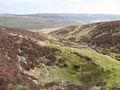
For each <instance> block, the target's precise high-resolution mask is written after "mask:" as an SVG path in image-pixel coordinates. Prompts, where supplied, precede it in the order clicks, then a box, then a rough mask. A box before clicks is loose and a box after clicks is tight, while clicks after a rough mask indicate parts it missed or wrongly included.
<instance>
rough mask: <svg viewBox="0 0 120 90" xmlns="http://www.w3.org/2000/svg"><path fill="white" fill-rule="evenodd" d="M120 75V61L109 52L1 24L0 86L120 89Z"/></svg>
mask: <svg viewBox="0 0 120 90" xmlns="http://www.w3.org/2000/svg"><path fill="white" fill-rule="evenodd" d="M69 45H71V46H69ZM119 78H120V62H119V61H116V60H115V59H113V58H111V57H109V56H106V55H103V54H100V53H98V52H96V51H95V50H92V49H89V48H86V47H81V48H74V45H73V44H72V43H67V44H65V43H62V42H59V40H56V39H54V38H50V36H46V35H44V34H41V33H37V32H32V31H27V30H22V29H18V28H9V27H0V90H95V89H98V90H99V89H102V90H107V89H108V90H109V89H111V90H117V89H118V90H119V89H120V88H119V87H120V80H119Z"/></svg>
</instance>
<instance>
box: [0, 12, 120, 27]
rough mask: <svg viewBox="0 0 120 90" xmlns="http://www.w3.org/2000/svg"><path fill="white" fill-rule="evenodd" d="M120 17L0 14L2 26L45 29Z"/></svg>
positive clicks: (118, 16)
mask: <svg viewBox="0 0 120 90" xmlns="http://www.w3.org/2000/svg"><path fill="white" fill-rule="evenodd" d="M116 19H120V15H111V14H49V13H38V14H25V15H17V14H4V15H2V14H1V15H0V26H8V27H18V28H24V29H44V28H56V27H66V26H73V25H82V24H87V23H93V22H100V21H109V20H116Z"/></svg>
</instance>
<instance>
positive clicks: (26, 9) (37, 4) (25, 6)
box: [0, 0, 120, 14]
mask: <svg viewBox="0 0 120 90" xmlns="http://www.w3.org/2000/svg"><path fill="white" fill-rule="evenodd" d="M119 8H120V0H0V12H1V13H39V12H54V13H111V14H120V10H119Z"/></svg>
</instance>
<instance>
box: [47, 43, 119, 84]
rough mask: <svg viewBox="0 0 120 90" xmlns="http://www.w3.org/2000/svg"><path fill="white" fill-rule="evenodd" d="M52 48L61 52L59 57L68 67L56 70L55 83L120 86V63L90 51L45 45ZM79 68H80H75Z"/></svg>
mask: <svg viewBox="0 0 120 90" xmlns="http://www.w3.org/2000/svg"><path fill="white" fill-rule="evenodd" d="M45 46H48V47H50V48H57V49H60V50H61V52H62V53H61V54H60V55H59V56H60V57H62V58H63V59H65V64H67V65H68V67H60V68H58V67H57V68H56V69H55V70H54V72H55V76H53V77H52V80H53V81H58V82H60V81H62V80H68V81H70V83H75V84H82V85H92V86H93V85H96V84H97V83H99V82H105V83H106V85H105V86H120V80H119V79H118V78H120V62H118V61H116V60H114V59H112V58H110V57H108V56H105V55H102V54H98V53H97V52H95V51H90V50H88V49H76V48H69V47H61V46H59V45H55V44H45ZM75 66H79V68H77V69H76V68H75Z"/></svg>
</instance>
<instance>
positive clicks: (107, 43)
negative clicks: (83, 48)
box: [50, 20, 120, 60]
mask: <svg viewBox="0 0 120 90" xmlns="http://www.w3.org/2000/svg"><path fill="white" fill-rule="evenodd" d="M50 34H52V35H53V36H54V37H56V38H59V39H62V40H64V39H65V40H68V41H71V42H75V43H79V44H86V45H87V46H88V47H90V48H93V49H94V50H96V51H97V52H99V53H104V54H108V55H111V56H112V57H113V58H116V59H117V60H120V55H119V53H120V46H119V45H120V20H118V21H109V22H101V23H94V24H88V25H83V26H70V27H66V28H63V29H60V30H58V31H55V32H54V31H53V32H51V33H50Z"/></svg>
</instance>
